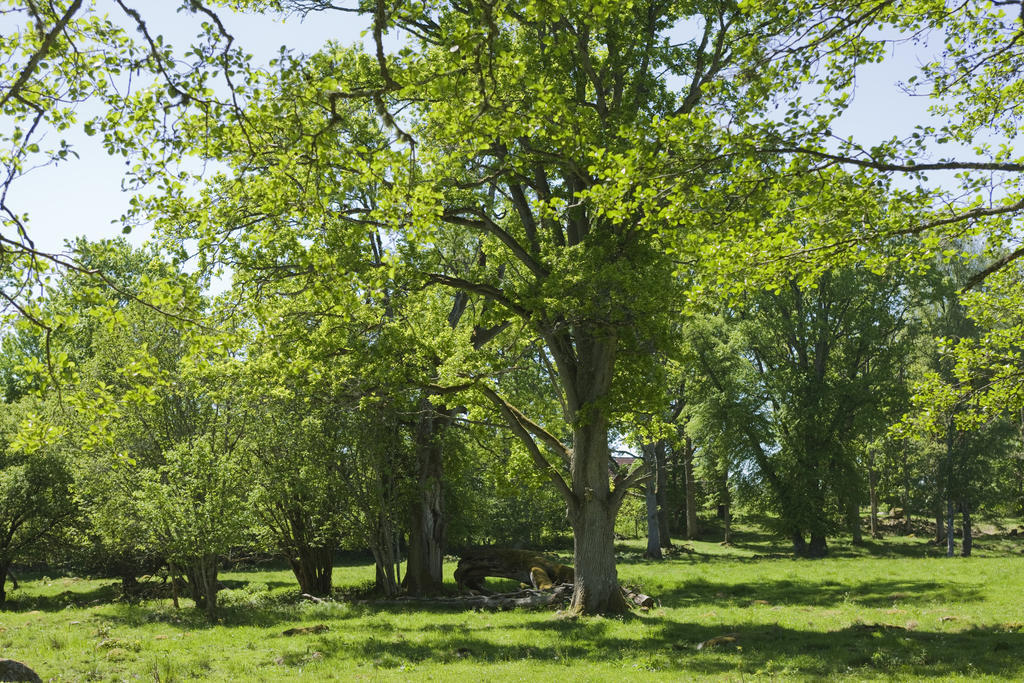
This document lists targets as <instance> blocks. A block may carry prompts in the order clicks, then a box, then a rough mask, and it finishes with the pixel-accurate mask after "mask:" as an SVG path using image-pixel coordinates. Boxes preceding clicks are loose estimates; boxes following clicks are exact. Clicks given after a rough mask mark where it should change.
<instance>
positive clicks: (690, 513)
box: [683, 437, 700, 541]
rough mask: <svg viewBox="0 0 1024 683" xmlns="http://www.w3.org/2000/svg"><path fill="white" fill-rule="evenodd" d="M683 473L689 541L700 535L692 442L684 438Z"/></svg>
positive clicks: (688, 438) (687, 536)
mask: <svg viewBox="0 0 1024 683" xmlns="http://www.w3.org/2000/svg"><path fill="white" fill-rule="evenodd" d="M683 471H684V473H685V476H686V538H688V539H690V540H691V541H692V540H694V539H696V538H697V536H698V535H700V528H699V526H698V524H697V482H696V480H695V479H694V476H693V441H692V440H691V439H690V437H686V441H685V443H684V446H683Z"/></svg>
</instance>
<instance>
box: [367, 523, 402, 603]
mask: <svg viewBox="0 0 1024 683" xmlns="http://www.w3.org/2000/svg"><path fill="white" fill-rule="evenodd" d="M375 526H376V528H375V529H374V530H373V532H372V534H371V538H370V551H371V552H372V553H373V559H374V562H375V563H376V565H377V589H378V590H380V591H381V592H382V593H384V596H385V597H389V598H393V597H395V596H396V595H398V593H399V585H400V584H399V582H400V580H401V577H399V575H398V570H397V567H398V549H397V546H396V544H395V538H394V533H393V532H392V531H391V523H390V522H389V521H388V519H387V516H386V513H385V512H383V511H381V512H380V513H379V514H378V518H377V523H376V525H375Z"/></svg>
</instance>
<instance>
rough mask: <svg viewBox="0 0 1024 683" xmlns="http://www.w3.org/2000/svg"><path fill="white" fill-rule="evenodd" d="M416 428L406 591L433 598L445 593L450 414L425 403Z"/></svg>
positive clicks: (445, 410) (423, 402)
mask: <svg viewBox="0 0 1024 683" xmlns="http://www.w3.org/2000/svg"><path fill="white" fill-rule="evenodd" d="M420 410H421V411H422V412H421V415H420V418H419V421H418V423H417V425H416V434H415V448H416V460H417V464H418V469H419V474H418V482H417V484H418V495H417V496H416V499H415V501H414V502H413V505H412V515H411V519H410V524H409V557H408V559H407V562H406V567H405V583H404V586H405V589H406V592H408V593H409V594H410V595H418V596H424V595H434V594H437V593H440V592H441V590H442V582H443V576H442V565H443V563H444V539H445V527H446V520H445V515H444V486H443V484H444V480H443V478H444V459H443V458H444V453H443V451H442V446H441V443H440V440H439V439H440V432H441V431H442V430H443V428H444V427H445V426H446V425H447V423H448V421H449V418H450V416H449V413H448V411H447V409H446V408H444V407H442V406H435V405H433V404H432V403H431V402H430V401H429V400H427V399H424V400H423V401H422V402H421V404H420Z"/></svg>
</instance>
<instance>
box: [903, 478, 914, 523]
mask: <svg viewBox="0 0 1024 683" xmlns="http://www.w3.org/2000/svg"><path fill="white" fill-rule="evenodd" d="M913 531H914V527H913V525H912V524H911V515H910V483H909V482H907V481H906V480H904V483H903V533H904V535H910V534H911V533H913Z"/></svg>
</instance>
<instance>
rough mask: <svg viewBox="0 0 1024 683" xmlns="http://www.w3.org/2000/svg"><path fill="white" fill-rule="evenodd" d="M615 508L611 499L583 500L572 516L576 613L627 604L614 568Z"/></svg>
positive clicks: (604, 611) (612, 610)
mask: <svg viewBox="0 0 1024 683" xmlns="http://www.w3.org/2000/svg"><path fill="white" fill-rule="evenodd" d="M614 528H615V511H612V510H610V509H609V506H608V500H607V499H605V500H599V499H597V498H596V497H593V498H590V499H589V500H584V501H583V504H582V505H580V510H579V514H577V515H576V519H575V520H573V561H574V562H575V566H574V569H575V572H576V577H575V582H574V584H573V592H572V603H571V605H570V607H569V610H570V612H572V613H574V614H617V613H621V612H625V611H626V610H627V609H628V608H627V606H626V602H625V600H623V599H622V592H621V591H620V590H619V576H618V571H617V570H616V568H615V538H614V534H613V532H614Z"/></svg>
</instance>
